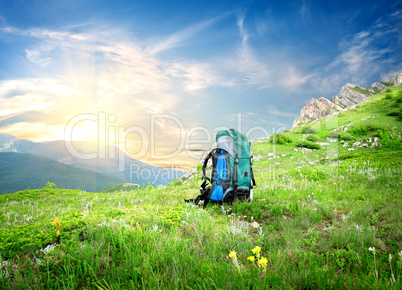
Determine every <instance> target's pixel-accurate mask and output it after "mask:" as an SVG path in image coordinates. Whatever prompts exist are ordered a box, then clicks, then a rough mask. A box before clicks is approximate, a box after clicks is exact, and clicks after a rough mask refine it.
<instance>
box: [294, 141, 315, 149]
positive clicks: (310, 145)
mask: <svg viewBox="0 0 402 290" xmlns="http://www.w3.org/2000/svg"><path fill="white" fill-rule="evenodd" d="M296 147H304V148H308V149H321V146H320V145H318V144H315V143H312V142H309V141H304V142H303V141H301V142H300V141H299V142H297V143H296Z"/></svg>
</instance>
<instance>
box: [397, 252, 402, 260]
mask: <svg viewBox="0 0 402 290" xmlns="http://www.w3.org/2000/svg"><path fill="white" fill-rule="evenodd" d="M398 255H399V257H400V258H401V259H402V251H400V252H399V253H398Z"/></svg>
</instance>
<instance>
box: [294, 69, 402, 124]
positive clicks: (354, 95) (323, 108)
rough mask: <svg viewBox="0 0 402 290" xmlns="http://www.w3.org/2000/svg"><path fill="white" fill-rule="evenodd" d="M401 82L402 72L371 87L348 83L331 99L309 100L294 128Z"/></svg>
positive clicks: (336, 111)
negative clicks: (386, 81)
mask: <svg viewBox="0 0 402 290" xmlns="http://www.w3.org/2000/svg"><path fill="white" fill-rule="evenodd" d="M401 83H402V73H400V74H399V75H398V76H396V77H392V78H391V79H390V81H389V82H388V83H384V82H383V83H379V82H374V83H373V84H372V85H371V87H370V88H368V87H363V86H359V85H357V84H353V83H347V84H346V85H344V86H343V87H342V88H341V90H340V92H339V94H338V95H334V96H333V97H332V98H331V100H329V99H327V98H324V97H320V98H319V99H315V98H312V99H311V100H309V101H308V102H307V103H306V105H305V106H304V107H303V108H302V109H301V111H300V114H299V117H298V118H297V119H296V120H294V121H293V126H292V129H294V128H296V127H300V126H303V125H305V124H307V123H308V122H310V121H313V120H315V119H318V118H322V117H326V116H330V115H332V114H336V113H338V112H341V111H345V110H348V109H349V108H353V107H354V106H356V105H357V104H359V103H361V102H363V101H365V100H367V99H368V98H369V97H370V96H372V95H374V94H376V93H378V92H380V91H383V90H385V89H387V88H388V87H389V86H390V85H398V84H401Z"/></svg>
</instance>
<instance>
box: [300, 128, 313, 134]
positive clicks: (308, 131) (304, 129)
mask: <svg viewBox="0 0 402 290" xmlns="http://www.w3.org/2000/svg"><path fill="white" fill-rule="evenodd" d="M300 132H301V133H303V134H314V133H316V130H314V129H313V128H311V127H303V128H301V130H300Z"/></svg>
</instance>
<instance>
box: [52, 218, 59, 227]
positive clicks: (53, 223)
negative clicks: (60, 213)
mask: <svg viewBox="0 0 402 290" xmlns="http://www.w3.org/2000/svg"><path fill="white" fill-rule="evenodd" d="M52 225H53V226H55V227H57V226H60V222H59V219H58V218H55V219H54V221H53V222H52Z"/></svg>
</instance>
